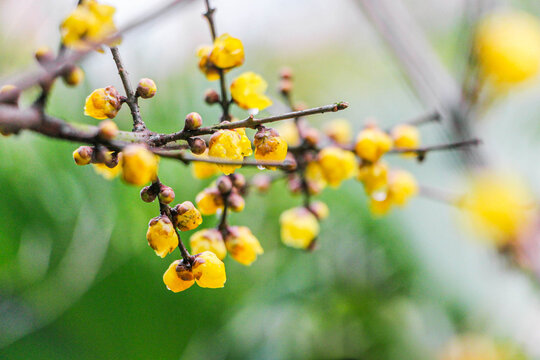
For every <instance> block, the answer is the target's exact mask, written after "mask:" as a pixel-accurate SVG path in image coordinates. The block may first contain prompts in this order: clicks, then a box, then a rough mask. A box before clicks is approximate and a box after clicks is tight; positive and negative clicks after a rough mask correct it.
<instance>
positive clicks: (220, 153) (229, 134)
mask: <svg viewBox="0 0 540 360" xmlns="http://www.w3.org/2000/svg"><path fill="white" fill-rule="evenodd" d="M208 147H209V149H208V155H210V156H211V157H216V158H220V159H225V160H233V161H242V160H243V159H244V156H249V155H251V154H252V152H253V151H252V149H251V142H250V141H249V138H248V137H247V136H246V132H245V130H244V129H235V130H219V131H217V132H216V133H214V134H213V135H212V137H211V138H210V143H209V146H208ZM217 166H218V167H219V169H220V170H221V171H222V172H223V173H224V174H225V175H229V174H232V173H233V172H234V171H235V170H236V169H238V168H240V167H242V165H222V164H218V165H217Z"/></svg>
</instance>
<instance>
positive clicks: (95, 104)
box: [84, 86, 122, 120]
mask: <svg viewBox="0 0 540 360" xmlns="http://www.w3.org/2000/svg"><path fill="white" fill-rule="evenodd" d="M121 107H122V103H121V101H120V94H118V91H117V90H116V89H115V88H114V87H113V86H108V87H106V88H100V89H96V90H94V91H92V93H91V94H90V95H88V97H87V98H86V103H85V105H84V115H87V116H91V117H93V118H95V119H98V120H103V119H107V118H109V119H112V118H114V117H115V116H116V114H118V110H120V108H121Z"/></svg>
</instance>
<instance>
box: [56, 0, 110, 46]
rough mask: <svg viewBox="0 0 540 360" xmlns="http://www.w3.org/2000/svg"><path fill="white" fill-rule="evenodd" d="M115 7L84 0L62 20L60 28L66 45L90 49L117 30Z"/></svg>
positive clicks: (92, 0) (93, 0)
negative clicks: (114, 17) (114, 18)
mask: <svg viewBox="0 0 540 360" xmlns="http://www.w3.org/2000/svg"><path fill="white" fill-rule="evenodd" d="M115 11H116V10H115V8H114V7H112V6H108V5H101V4H98V2H97V1H95V0H84V1H83V2H82V4H80V5H78V6H77V8H75V10H73V11H72V12H71V14H69V15H68V17H67V18H66V19H65V20H64V21H63V22H62V25H61V26H60V30H61V33H62V42H63V44H64V45H65V46H67V47H69V48H72V49H75V50H88V49H90V48H91V46H92V45H93V44H92V43H99V42H102V41H103V40H105V39H106V38H107V37H108V36H111V35H112V34H114V33H115V32H116V26H115V25H114V21H113V16H114V13H115Z"/></svg>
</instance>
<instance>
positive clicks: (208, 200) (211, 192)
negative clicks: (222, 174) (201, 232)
mask: <svg viewBox="0 0 540 360" xmlns="http://www.w3.org/2000/svg"><path fill="white" fill-rule="evenodd" d="M195 202H196V203H197V207H198V208H199V211H200V212H201V214H203V215H214V214H215V213H216V212H217V211H218V210H219V209H222V208H223V198H222V197H221V194H220V193H219V191H218V190H217V189H216V188H208V189H204V190H203V191H201V192H200V193H198V194H197V196H196V197H195Z"/></svg>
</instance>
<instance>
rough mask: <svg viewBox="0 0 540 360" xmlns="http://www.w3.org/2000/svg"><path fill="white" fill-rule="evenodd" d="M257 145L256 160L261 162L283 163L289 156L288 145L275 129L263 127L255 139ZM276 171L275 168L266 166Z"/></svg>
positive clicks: (254, 143) (254, 142)
mask: <svg viewBox="0 0 540 360" xmlns="http://www.w3.org/2000/svg"><path fill="white" fill-rule="evenodd" d="M253 145H255V159H257V160H260V161H274V162H281V161H283V160H285V157H286V156H287V143H286V142H285V140H284V139H283V138H282V137H281V136H279V134H278V132H277V131H276V130H275V129H271V128H265V127H263V126H261V127H260V128H259V129H258V130H257V132H256V133H255V137H254V139H253ZM265 167H266V168H267V169H270V170H275V169H276V167H275V166H265Z"/></svg>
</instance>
